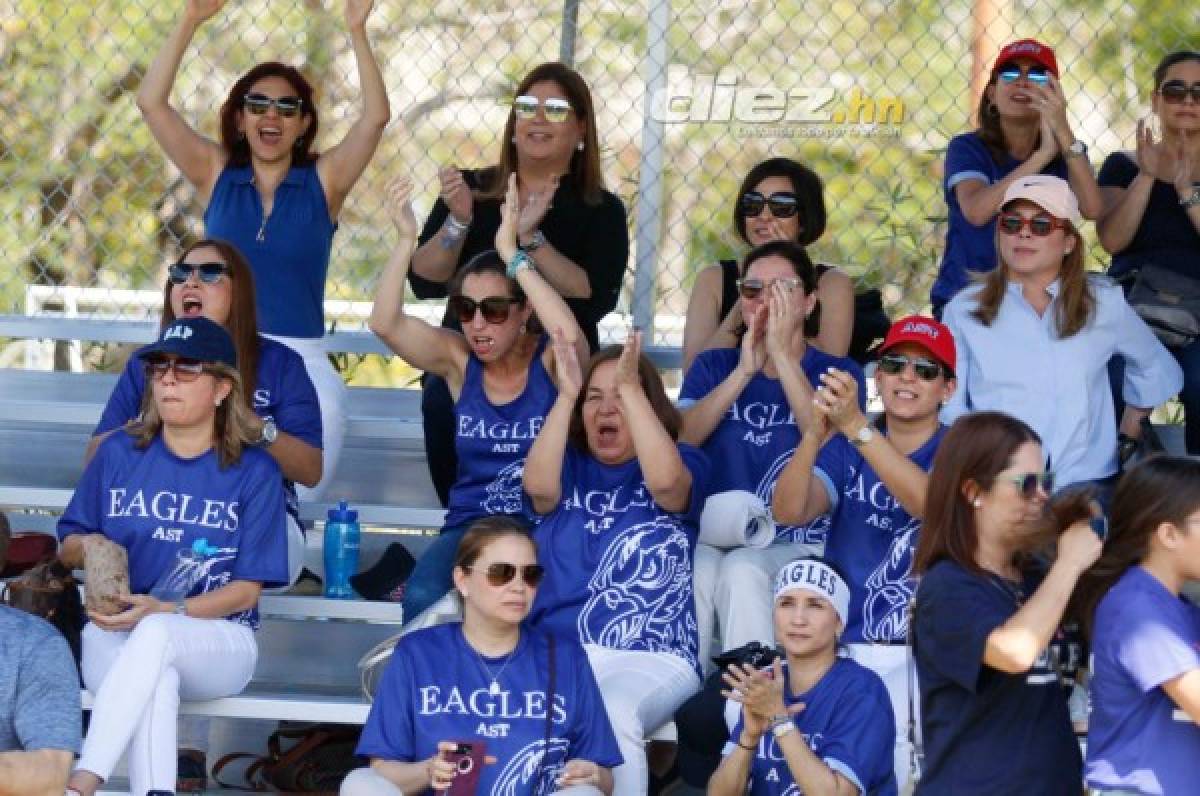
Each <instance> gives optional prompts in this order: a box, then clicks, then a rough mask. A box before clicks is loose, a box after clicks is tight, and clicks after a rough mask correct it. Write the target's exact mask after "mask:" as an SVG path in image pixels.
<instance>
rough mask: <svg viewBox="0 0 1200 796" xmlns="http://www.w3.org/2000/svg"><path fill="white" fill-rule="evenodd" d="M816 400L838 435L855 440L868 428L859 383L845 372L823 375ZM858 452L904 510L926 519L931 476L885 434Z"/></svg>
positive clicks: (860, 447)
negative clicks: (926, 500)
mask: <svg viewBox="0 0 1200 796" xmlns="http://www.w3.org/2000/svg"><path fill="white" fill-rule="evenodd" d="M815 400H816V402H817V410H818V411H819V412H822V413H824V414H826V415H827V416H828V417H829V422H830V423H831V424H832V425H833V427H834V428H835V429H837V431H838V433H840V434H843V435H844V436H845V437H846V438H847V439H851V440H852V439H855V438H856V437H857V436H858V433H859V432H860V431H862V429H863V428H865V427H866V426H867V425H869V422H868V420H867V417H866V415H864V414H863V412H862V409H860V408H859V404H858V381H857V380H856V379H855V378H854V376H852V375H851V374H849V373H847V372H846V371H844V370H833V369H831V370H829V371H826V372H825V373H822V374H821V387H820V388H819V389H818V390H817V395H816V399H815ZM858 450H859V452H860V453H861V454H862V456H863V458H864V459H866V460H867V464H869V465H871V469H872V470H874V471H875V473H876V474H877V475H878V476H879V480H880V481H882V482H883V485H884V486H885V487H887V490H888V492H891V493H892V496H893V497H894V498H896V500H897V502H899V503H900V505H901V506H902V507H903V508H904V510H905V511H907V512H908V513H909V515H910V516H912V517H914V518H916V519H918V520H919V519H921V518H923V517H924V516H925V488H926V486H927V485H928V483H929V475H928V473H926V472H925V471H924V470H922V469H921V468H920V466H918V465H917V463H916V462H914V461H913V460H912V459H910V458H908V457H907V456H905V455H904V454H903V453H901V452H900V451H898V450H896V448H895V446H893V445H892V443H891V440H889V439H888V438H887V437H885V436H883V435H882V434H874V435H872V436H871V439H870V441H868V442H865V443H863V444H862V445H860V446H859V449H858Z"/></svg>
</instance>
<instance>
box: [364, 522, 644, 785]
mask: <svg viewBox="0 0 1200 796" xmlns="http://www.w3.org/2000/svg"><path fill="white" fill-rule="evenodd" d="M542 575H543V569H542V567H541V566H540V565H539V564H538V563H537V549H536V548H535V547H534V544H533V540H532V539H531V538H530V536H529V532H528V531H527V530H525V528H524V526H523V525H521V523H520V522H519V521H517V520H515V519H513V518H511V517H503V516H497V517H484V518H482V519H479V520H476V521H475V522H474V523H472V525H471V527H470V529H469V530H468V531H467V532H466V534H465V535H463V537H462V540H461V542H460V543H459V545H458V550H457V552H456V554H455V560H454V588H455V589H456V590H457V591H458V593H459V594H460V595H462V600H463V621H462V622H461V623H458V622H455V623H451V624H445V625H438V626H436V627H431V628H426V629H424V630H418V631H416V632H413V633H409V634H408V635H406V636H404V637H403V638H402V639H400V641H399V642H397V644H396V648H395V651H394V652H393V653H392V658H391V660H390V661H389V662H388V665H387V669H386V670H385V671H384V675H383V679H382V680H381V681H380V683H379V688H378V689H377V690H376V692H375V702H374V704H373V705H372V706H371V714H370V716H368V717H367V725H366V727H365V728H363V734H362V739H361V740H360V741H359V744H358V750H357V753H358V754H359V755H362V756H363V757H368V758H370V759H371V768H369V769H359V770H357V771H354V772H351V774H350V776H348V777H347V778H346V780H345V782H343V783H342V789H341V794H342V796H400V794H402V793H409V794H412V793H427V792H428V791H429V790H430V789H432V790H435V791H443V790H445V789H446V788H447V787H449V786H450V784H451V782H453V780H454V778H455V775H456V773H457V771H456V766H455V764H454V762H452V761H451V760H449V759H448V758H449V756H450V755H451V753H453V752H454V751H455V750H456V748H457V747H458V745H459V744H460V743H469V744H472V745H475V746H482V747H484V752H485V754H486V756H487V758H486V759H487V763H486V765H485V766H484V769H483V771H482V773H481V775H480V780H479V786H478V788H477V789H476V790H475V791H473V792H474V793H478V794H479V795H480V796H547V794H550V793H551V792H553V793H565V792H570V793H572V794H578V795H579V796H586V794H604V795H605V796H608V794H611V793H613V785H612V782H613V781H612V773H611V772H610V771H609V769H610V768H612V767H613V766H615V765H617V764H619V763H620V762H621V755H620V752H619V751H618V750H617V743H616V740H615V739H614V738H613V733H612V728H611V727H610V726H609V723H608V719H607V717H606V716H605V713H604V708H603V705H602V704H601V701H600V693H599V691H598V689H597V688H596V679H595V678H594V677H593V676H592V670H591V668H590V667H589V666H588V662H587V658H586V657H585V656H584V653H583V650H582V649H580V647H579V643H578V642H577V641H575V640H574V639H565V638H562V637H553V636H551V635H548V634H547V633H545V632H543V630H542V629H539V628H536V627H532V626H530V625H528V624H522V622H523V620H524V619H525V617H526V616H527V615H528V614H529V609H530V606H531V605H532V604H533V601H534V597H535V595H536V594H537V592H538V584H539V583H540V582H541V579H542ZM618 792H620V791H618Z"/></svg>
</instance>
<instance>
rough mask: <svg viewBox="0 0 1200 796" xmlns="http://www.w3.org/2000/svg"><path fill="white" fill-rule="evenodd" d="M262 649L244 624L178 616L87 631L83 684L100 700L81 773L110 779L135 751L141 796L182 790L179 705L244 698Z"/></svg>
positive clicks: (134, 781) (133, 779) (132, 768)
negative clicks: (117, 629) (178, 781)
mask: <svg viewBox="0 0 1200 796" xmlns="http://www.w3.org/2000/svg"><path fill="white" fill-rule="evenodd" d="M257 660H258V645H257V644H256V643H255V641H254V633H253V632H252V631H251V630H250V629H249V628H247V627H246V626H245V625H240V624H236V623H234V622H229V621H227V620H225V619H193V618H191V617H188V616H179V615H176V614H153V615H151V616H147V617H146V618H145V619H143V620H142V621H141V622H138V624H137V626H136V627H135V628H134V629H133V630H132V631H130V632H127V633H110V632H108V631H105V630H101V629H100V628H99V627H97V626H96V625H94V624H91V623H89V624H88V625H87V626H86V627H85V628H84V629H83V680H84V683H85V684H86V685H87V687H88V689H89V690H90V691H91V692H92V693H93V694H94V695H95V704H94V706H93V708H92V722H91V725H90V726H89V728H88V734H87V738H86V739H85V740H84V742H83V753H82V754H81V755H80V756H79V763H78V765H77V768H79V769H82V770H86V771H90V772H91V773H93V774H95V775H96V776H97V777H99V778H100V779H102V780H106V779H108V778H109V776H110V775H111V774H112V771H113V769H114V768H116V765H117V762H118V761H119V760H120V759H121V754H122V753H123V752H125V750H126V749H127V748H128V750H129V780H130V788H131V791H132V793H133V794H134V796H142V794H144V793H146V791H148V790H166V791H171V792H174V790H175V773H176V772H175V767H176V759H175V721H176V718H177V717H178V715H179V700H180V699H188V700H201V699H218V698H220V697H227V696H231V695H233V694H236V693H238V692H240V691H241V690H242V689H243V688H245V687H246V683H248V682H249V681H250V676H251V675H252V674H254V665H255V663H256V662H257Z"/></svg>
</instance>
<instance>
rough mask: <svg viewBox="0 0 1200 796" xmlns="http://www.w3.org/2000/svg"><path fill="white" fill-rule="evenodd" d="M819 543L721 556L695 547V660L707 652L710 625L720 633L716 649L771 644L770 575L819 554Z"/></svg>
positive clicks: (712, 549)
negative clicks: (697, 644) (697, 637)
mask: <svg viewBox="0 0 1200 796" xmlns="http://www.w3.org/2000/svg"><path fill="white" fill-rule="evenodd" d="M821 548H822V546H821V545H817V544H801V543H790V542H789V543H778V542H777V543H775V544H773V545H771V546H769V547H763V548H753V547H739V548H737V549H736V550H730V551H728V552H725V551H723V550H718V549H717V548H715V547H711V546H709V545H706V544H698V545H696V563H695V573H696V623H697V625H698V626H699V631H700V657H701V660H702V661H704V662H705V663H706V664H707V662H708V658H709V655H711V654H712V650H711V649H710V648H711V647H712V643H713V635H714V632H713V631H714V627H713V622H714V619H715V620H716V625H717V627H719V628H720V630H721V650H722V651H726V652H727V651H729V650H732V649H737V648H738V647H740V646H742V645H743V644H746V643H748V642H751V641H762V642H764V643H769V642H773V640H774V638H775V621H774V610H773V604H774V600H773V599H772V590H773V589H774V586H775V584H774V580H775V574H776V573H777V572H779V570H781V569H783V567H784V566H785V565H786V564H788V563H789V562H790V561H793V560H795V559H797V558H800V557H801V556H808V555H820V554H821Z"/></svg>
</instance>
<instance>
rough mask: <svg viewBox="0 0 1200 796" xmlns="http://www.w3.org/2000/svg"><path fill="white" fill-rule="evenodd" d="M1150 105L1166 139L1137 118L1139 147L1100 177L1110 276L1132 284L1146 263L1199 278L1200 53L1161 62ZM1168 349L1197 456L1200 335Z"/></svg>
mask: <svg viewBox="0 0 1200 796" xmlns="http://www.w3.org/2000/svg"><path fill="white" fill-rule="evenodd" d="M1189 96H1190V98H1191V99H1190V101H1189ZM1151 107H1152V108H1153V110H1154V115H1155V116H1156V117H1157V118H1158V125H1159V127H1160V128H1161V130H1162V138H1161V139H1160V140H1158V141H1155V139H1154V134H1153V132H1151V130H1150V125H1149V123H1148V120H1142V121H1139V122H1138V128H1137V150H1136V151H1135V152H1134V153H1133V154H1130V153H1127V152H1114V153H1113V154H1111V155H1109V156H1108V157H1107V158H1105V160H1104V165H1103V166H1101V167H1100V176H1099V178H1098V180H1099V182H1100V195H1101V196H1102V197H1103V199H1104V215H1103V216H1102V217H1101V218H1100V220H1099V221H1097V222H1096V232H1097V233H1098V234H1099V237H1100V245H1102V246H1103V247H1104V250H1105V251H1107V252H1108V253H1109V254H1111V255H1112V256H1113V260H1112V268H1110V269H1109V274H1111V275H1112V276H1113V277H1114V278H1116V279H1117V280H1119V281H1121V282H1122V283H1125V284H1126V285H1129V286H1132V283H1133V280H1134V279H1135V278H1136V277H1137V274H1138V272H1139V271H1140V270H1141V269H1142V268H1144V267H1147V266H1157V267H1158V268H1162V269H1165V270H1167V271H1168V272H1174V273H1177V274H1179V275H1180V276H1184V277H1188V278H1191V279H1200V52H1197V51H1194V50H1180V51H1179V52H1173V53H1171V54H1169V55H1167V56H1166V57H1165V58H1163V59H1162V60H1161V61H1159V63H1158V66H1156V67H1155V68H1154V95H1153V98H1152V99H1151ZM1168 350H1169V351H1170V352H1171V353H1172V354H1173V355H1174V356H1175V358H1176V359H1177V360H1179V364H1180V365H1181V366H1182V367H1183V391H1182V393H1180V399H1181V400H1182V401H1183V408H1184V412H1185V415H1186V421H1187V426H1186V435H1187V451H1188V453H1190V454H1192V455H1193V456H1195V455H1197V454H1200V340H1193V341H1192V342H1190V343H1187V344H1186V345H1180V346H1173V347H1171V348H1170V349H1168Z"/></svg>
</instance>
